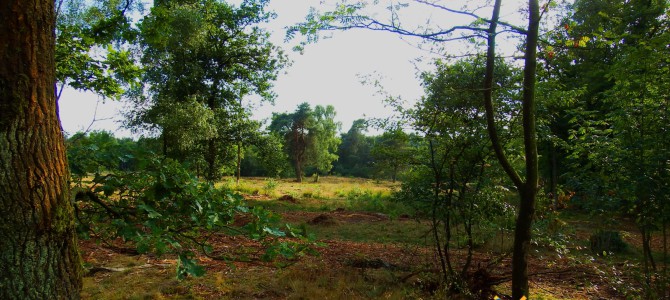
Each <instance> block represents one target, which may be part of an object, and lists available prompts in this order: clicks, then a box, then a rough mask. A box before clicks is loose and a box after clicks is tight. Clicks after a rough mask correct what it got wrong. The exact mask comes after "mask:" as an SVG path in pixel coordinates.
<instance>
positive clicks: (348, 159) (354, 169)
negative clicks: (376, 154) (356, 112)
mask: <svg viewBox="0 0 670 300" xmlns="http://www.w3.org/2000/svg"><path fill="white" fill-rule="evenodd" d="M365 131H366V122H365V120H363V119H358V120H355V121H354V122H353V123H352V124H351V128H350V129H349V131H347V132H346V133H343V134H342V136H341V140H342V143H340V145H339V146H338V148H337V156H338V159H337V161H335V162H334V163H333V173H336V174H339V175H342V176H354V177H362V178H370V177H372V175H373V172H374V171H373V158H372V155H371V154H370V151H371V149H372V146H373V145H374V141H375V138H374V137H370V136H366V135H365V134H363V133H364V132H365Z"/></svg>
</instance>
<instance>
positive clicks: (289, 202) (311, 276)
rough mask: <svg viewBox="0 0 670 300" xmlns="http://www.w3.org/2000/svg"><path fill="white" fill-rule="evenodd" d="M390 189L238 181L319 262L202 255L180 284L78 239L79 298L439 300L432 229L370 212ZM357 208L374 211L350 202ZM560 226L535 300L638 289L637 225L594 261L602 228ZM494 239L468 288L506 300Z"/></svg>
mask: <svg viewBox="0 0 670 300" xmlns="http://www.w3.org/2000/svg"><path fill="white" fill-rule="evenodd" d="M328 180H330V183H329V182H328ZM224 184H232V183H230V182H228V183H224ZM396 186H397V185H396V184H394V183H390V182H373V181H364V180H354V179H323V181H322V182H321V183H318V184H317V183H304V184H297V183H292V182H289V181H285V182H274V181H270V182H268V181H266V180H262V179H253V180H251V179H250V180H245V181H244V182H243V183H241V184H240V185H238V187H239V188H238V190H240V191H241V192H243V193H245V194H246V197H247V199H248V200H249V202H250V204H252V205H263V206H265V207H266V208H269V209H271V210H274V211H276V212H277V213H280V214H281V215H282V216H283V220H284V221H285V222H287V223H290V224H293V225H301V224H305V226H306V227H307V229H308V230H309V232H311V233H313V234H314V235H315V236H316V238H317V240H318V242H319V245H317V246H315V247H316V250H317V251H318V253H319V254H318V255H314V256H303V257H301V258H299V259H297V260H295V261H291V262H288V263H289V264H288V265H282V266H280V265H278V264H277V263H267V262H262V261H260V260H258V261H255V260H254V261H251V262H222V261H215V260H211V259H207V258H206V257H199V259H198V260H199V263H200V264H201V265H203V266H205V267H206V270H207V273H206V275H205V276H203V277H199V278H187V279H185V280H177V279H176V277H175V268H176V259H175V257H171V256H169V255H164V256H161V257H155V256H152V255H134V254H128V253H120V252H119V251H118V250H119V249H118V248H114V247H108V246H104V245H102V244H99V243H96V241H95V240H87V241H80V251H81V255H82V258H83V260H84V262H85V265H86V266H87V268H89V272H88V274H87V275H86V276H85V278H84V290H83V292H82V298H83V299H378V298H379V299H444V298H445V297H446V291H444V290H443V289H442V288H441V287H440V286H439V285H438V282H439V278H440V277H439V276H440V272H439V264H438V263H436V261H437V259H436V255H435V247H434V246H433V244H434V243H433V242H432V238H431V231H430V228H431V226H430V222H429V221H428V220H421V219H413V218H410V217H409V216H408V215H405V214H402V213H397V212H396V213H394V214H393V215H392V214H387V213H382V212H379V211H375V210H374V208H375V207H383V209H381V210H384V211H385V212H387V211H388V209H389V207H388V206H391V205H392V204H384V203H383V202H379V201H382V200H380V199H384V197H386V196H388V195H389V194H390V190H391V189H392V188H394V187H396ZM361 195H368V197H361ZM375 199H377V200H375ZM360 201H368V202H375V201H377V202H378V203H376V204H370V203H367V204H361V203H357V202H360ZM380 203H381V204H380ZM384 205H386V206H384ZM395 209H402V208H401V207H395ZM561 220H562V222H565V223H562V227H564V228H569V229H570V230H566V231H567V233H566V236H568V239H567V240H569V242H568V243H566V245H563V246H562V247H561V248H560V251H557V250H556V249H552V248H551V247H539V246H537V247H534V248H533V249H532V254H531V260H530V266H529V274H530V278H531V295H533V299H625V298H626V297H627V296H631V295H633V296H634V293H635V290H636V289H637V286H638V282H639V278H637V277H636V276H637V275H636V274H637V271H634V270H638V269H639V266H638V265H637V260H635V258H634V257H636V256H638V255H637V254H636V252H635V251H636V250H635V249H634V247H635V246H634V245H639V241H637V239H638V238H639V235H638V234H637V233H636V232H635V230H634V229H633V228H634V227H632V226H629V224H628V223H626V222H619V223H617V224H614V225H612V226H615V227H616V228H615V229H617V230H620V231H621V232H622V234H623V236H624V239H625V240H626V242H627V243H628V244H630V245H632V246H631V248H632V250H630V251H629V253H627V254H626V253H625V254H614V255H605V256H594V255H592V254H591V252H590V250H589V249H588V248H589V246H588V245H589V237H590V235H591V234H592V233H593V232H595V231H596V230H597V229H599V228H602V226H603V225H602V222H601V221H600V220H598V219H594V218H591V217H589V216H586V215H579V214H576V213H572V212H570V213H562V217H561ZM493 240H495V241H493ZM493 240H491V241H486V242H485V243H483V244H482V246H481V247H480V248H478V249H477V250H476V251H475V253H474V256H473V262H472V268H471V271H470V272H471V276H470V277H471V278H473V279H472V280H473V286H479V287H480V288H487V289H488V288H491V297H493V295H499V296H501V297H502V298H503V299H504V298H505V295H506V294H509V290H510V285H511V282H510V278H511V254H509V248H510V244H509V241H506V238H505V237H504V236H501V239H500V241H498V239H497V238H495V239H493ZM212 242H213V243H212V244H213V246H214V249H245V251H247V252H249V251H250V252H254V251H260V245H259V244H258V243H257V242H255V241H252V240H249V239H246V238H242V237H231V236H224V235H221V236H215V237H214V239H213V241H212ZM657 242H658V241H657ZM501 249H503V251H499V250H501ZM464 257H465V251H463V250H456V251H454V258H453V261H454V262H455V263H454V265H461V264H462V261H463V260H464ZM453 298H455V299H461V298H462V299H467V298H463V297H453Z"/></svg>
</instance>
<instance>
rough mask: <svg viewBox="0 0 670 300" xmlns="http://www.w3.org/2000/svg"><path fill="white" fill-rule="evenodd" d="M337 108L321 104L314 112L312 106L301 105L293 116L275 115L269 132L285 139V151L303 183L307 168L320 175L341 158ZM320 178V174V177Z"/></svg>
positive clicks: (298, 179) (297, 178)
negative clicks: (339, 155) (338, 157)
mask: <svg viewBox="0 0 670 300" xmlns="http://www.w3.org/2000/svg"><path fill="white" fill-rule="evenodd" d="M334 117H335V108H333V107H332V106H330V105H329V106H327V107H322V106H320V105H317V106H316V107H315V108H314V110H312V108H311V107H310V105H309V103H306V102H305V103H301V104H300V105H298V108H296V110H295V111H294V112H293V113H290V114H289V113H280V114H276V113H275V114H273V116H272V123H270V126H269V130H270V132H273V133H274V134H276V135H278V136H280V137H283V139H284V150H285V151H286V153H287V154H288V156H289V158H290V159H291V161H292V162H293V167H294V169H295V176H296V180H297V181H298V182H302V176H303V173H304V171H305V167H306V166H312V167H314V168H316V172H317V174H318V172H324V173H325V172H329V171H330V169H331V168H332V163H333V161H334V160H336V159H337V154H335V152H336V151H337V145H339V144H340V140H339V138H337V136H336V134H337V130H338V129H339V126H340V125H339V123H337V122H335V120H334ZM317 176H318V175H317Z"/></svg>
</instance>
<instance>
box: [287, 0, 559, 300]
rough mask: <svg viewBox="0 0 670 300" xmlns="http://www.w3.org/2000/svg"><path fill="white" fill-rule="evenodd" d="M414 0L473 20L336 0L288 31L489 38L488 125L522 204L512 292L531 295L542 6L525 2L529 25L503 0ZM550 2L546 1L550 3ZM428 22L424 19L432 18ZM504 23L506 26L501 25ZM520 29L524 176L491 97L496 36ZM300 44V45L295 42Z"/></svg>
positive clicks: (310, 35) (311, 35) (312, 36)
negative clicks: (472, 4) (467, 4)
mask: <svg viewBox="0 0 670 300" xmlns="http://www.w3.org/2000/svg"><path fill="white" fill-rule="evenodd" d="M413 4H415V5H418V6H422V7H424V8H429V9H433V10H435V11H439V12H444V13H449V14H456V15H460V16H466V17H469V18H472V22H471V23H469V24H466V25H464V24H458V25H453V26H445V27H440V26H439V25H436V26H434V27H426V26H423V25H419V26H415V27H412V25H409V26H408V25H406V24H407V23H404V22H402V18H401V13H400V10H402V9H403V8H406V7H408V6H409V5H410V4H398V5H390V6H388V10H389V18H388V19H387V20H383V19H380V18H378V17H370V16H368V15H366V14H365V13H364V12H363V10H364V9H365V8H366V7H367V6H368V3H367V2H365V1H354V2H353V3H352V2H348V1H338V4H337V5H335V7H336V8H335V10H334V11H328V12H324V13H321V12H319V11H317V10H313V11H312V12H311V13H310V14H309V15H308V16H307V20H306V21H305V22H302V23H300V24H297V25H296V26H294V27H292V28H291V30H289V32H288V34H287V35H288V37H292V36H294V35H295V34H296V33H301V34H304V35H307V39H306V40H305V41H304V42H303V44H302V45H304V44H306V43H309V42H315V41H317V40H318V39H319V36H320V35H319V33H320V32H321V31H323V30H349V29H357V28H358V29H367V30H374V31H385V32H391V33H395V34H399V35H404V36H411V37H416V38H419V39H422V40H424V41H429V42H438V43H439V42H450V41H457V40H464V39H477V38H485V39H486V45H487V50H486V53H487V55H486V57H487V59H486V75H485V78H484V82H483V83H482V86H483V94H484V96H483V98H484V101H485V109H486V116H487V126H488V129H489V137H490V139H491V141H492V144H493V148H494V150H495V153H496V157H497V158H498V161H499V162H500V164H501V165H502V167H503V169H504V170H505V173H506V174H507V175H508V177H509V178H510V180H511V181H512V182H513V184H514V186H515V187H516V188H517V191H518V194H519V199H520V204H519V212H518V216H517V222H516V227H515V240H514V254H513V263H512V273H513V275H512V297H513V298H514V299H519V298H521V297H522V296H525V297H528V255H529V247H530V239H531V225H532V221H533V217H534V214H535V203H536V196H537V190H538V181H539V180H538V163H537V161H538V154H537V136H536V117H535V84H536V83H535V81H536V72H537V46H538V38H539V27H540V19H541V17H542V15H541V14H540V11H541V8H540V4H539V1H538V0H528V1H527V2H526V4H527V5H526V12H527V21H528V22H527V26H523V27H519V26H516V25H514V24H512V23H509V22H506V21H504V20H501V19H500V10H501V5H502V1H501V0H496V1H495V2H494V3H493V6H492V7H490V8H491V13H492V15H491V17H488V16H480V15H478V14H477V13H476V12H477V11H478V10H479V9H480V8H481V7H479V8H477V9H474V10H470V11H468V10H466V9H464V10H458V9H453V8H450V7H449V5H445V4H443V3H440V1H426V0H416V1H414V2H413ZM548 8H549V4H546V5H545V6H543V9H545V10H546V9H548ZM432 21H433V20H432V19H431V20H430V22H426V24H431V23H433V22H432ZM499 28H503V29H499ZM510 32H512V33H514V34H517V35H518V36H517V37H519V39H520V40H521V43H522V44H523V45H524V46H523V48H524V56H523V59H524V72H523V74H524V76H523V88H522V89H523V92H522V93H523V96H522V108H521V109H520V112H519V113H520V115H521V116H522V124H523V134H522V139H523V144H524V159H525V162H524V166H523V169H524V170H523V172H524V173H523V174H524V175H525V176H524V177H522V176H521V175H519V174H520V173H519V171H518V170H516V169H515V168H514V167H513V166H512V164H511V163H510V162H509V160H508V158H507V155H506V153H505V151H504V149H503V147H502V144H501V143H500V136H499V134H498V129H497V125H496V120H495V114H494V111H495V107H494V99H493V96H492V95H493V89H494V88H495V87H494V86H493V82H494V78H493V75H494V73H493V72H494V69H495V65H496V37H498V36H499V35H501V34H504V33H510ZM297 48H298V49H301V48H302V47H301V46H299V47H297Z"/></svg>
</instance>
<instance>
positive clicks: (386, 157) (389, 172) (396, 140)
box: [370, 129, 417, 181]
mask: <svg viewBox="0 0 670 300" xmlns="http://www.w3.org/2000/svg"><path fill="white" fill-rule="evenodd" d="M413 137H414V138H415V140H416V137H415V136H411V135H409V134H407V133H405V132H404V131H402V130H401V129H391V130H388V131H386V132H384V133H383V134H382V135H381V136H379V137H378V138H376V140H375V143H374V145H373V146H372V149H370V155H371V156H372V157H373V159H374V163H373V164H374V170H375V175H377V177H381V178H389V177H390V178H391V180H393V181H396V179H398V175H399V174H400V173H401V172H402V171H405V170H407V169H409V168H410V167H411V165H413V164H415V156H416V152H417V151H416V148H417V146H416V143H412V140H411V139H412V138H413Z"/></svg>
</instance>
